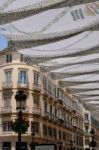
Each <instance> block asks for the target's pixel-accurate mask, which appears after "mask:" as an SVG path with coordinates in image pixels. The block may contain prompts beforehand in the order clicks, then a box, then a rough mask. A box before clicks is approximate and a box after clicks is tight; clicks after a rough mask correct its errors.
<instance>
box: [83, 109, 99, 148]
mask: <svg viewBox="0 0 99 150" xmlns="http://www.w3.org/2000/svg"><path fill="white" fill-rule="evenodd" d="M84 112H85V113H84V116H85V119H84V149H85V150H90V142H91V140H92V137H91V134H90V132H91V130H92V129H94V131H95V135H94V141H95V142H96V147H94V150H98V149H99V119H98V118H97V117H96V116H94V115H93V114H91V112H90V111H88V110H84Z"/></svg>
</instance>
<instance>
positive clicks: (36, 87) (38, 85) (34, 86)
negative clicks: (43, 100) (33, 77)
mask: <svg viewBox="0 0 99 150" xmlns="http://www.w3.org/2000/svg"><path fill="white" fill-rule="evenodd" d="M33 90H34V91H37V92H40V91H41V85H40V84H34V83H33Z"/></svg>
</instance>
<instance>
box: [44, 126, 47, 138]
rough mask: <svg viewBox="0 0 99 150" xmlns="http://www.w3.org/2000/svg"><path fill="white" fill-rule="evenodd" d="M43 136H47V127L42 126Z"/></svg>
mask: <svg viewBox="0 0 99 150" xmlns="http://www.w3.org/2000/svg"><path fill="white" fill-rule="evenodd" d="M43 134H44V135H46V136H47V126H46V125H44V124H43Z"/></svg>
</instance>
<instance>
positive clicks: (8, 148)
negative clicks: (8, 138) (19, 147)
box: [3, 142, 11, 150]
mask: <svg viewBox="0 0 99 150" xmlns="http://www.w3.org/2000/svg"><path fill="white" fill-rule="evenodd" d="M3 150H11V142H3Z"/></svg>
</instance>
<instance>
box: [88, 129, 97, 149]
mask: <svg viewBox="0 0 99 150" xmlns="http://www.w3.org/2000/svg"><path fill="white" fill-rule="evenodd" d="M90 134H91V142H90V144H89V146H90V147H92V150H94V147H96V141H95V140H94V137H95V131H94V129H91V131H90Z"/></svg>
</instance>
